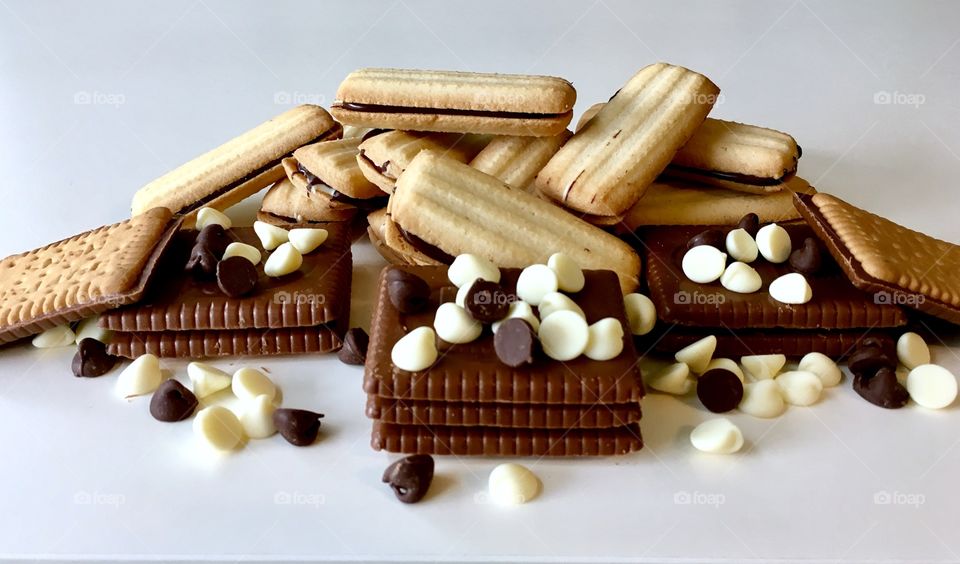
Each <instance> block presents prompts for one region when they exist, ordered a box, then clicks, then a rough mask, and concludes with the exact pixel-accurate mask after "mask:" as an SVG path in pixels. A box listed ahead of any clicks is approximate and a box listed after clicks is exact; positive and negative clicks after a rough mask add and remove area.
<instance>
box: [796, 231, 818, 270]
mask: <svg viewBox="0 0 960 564" xmlns="http://www.w3.org/2000/svg"><path fill="white" fill-rule="evenodd" d="M822 265H823V258H822V256H821V254H820V245H818V244H817V241H816V239H814V238H813V237H807V238H806V239H804V240H803V246H802V247H800V248H799V249H796V250H794V251H793V252H792V253H790V266H791V267H793V269H794V270H796V271H797V272H800V273H803V274H816V272H817V271H819V270H820V267H821V266H822Z"/></svg>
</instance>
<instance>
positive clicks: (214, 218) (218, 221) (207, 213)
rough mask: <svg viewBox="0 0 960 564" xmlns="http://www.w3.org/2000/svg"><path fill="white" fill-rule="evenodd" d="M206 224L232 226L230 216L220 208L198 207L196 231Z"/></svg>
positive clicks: (225, 227) (228, 227) (226, 227)
mask: <svg viewBox="0 0 960 564" xmlns="http://www.w3.org/2000/svg"><path fill="white" fill-rule="evenodd" d="M208 225H219V226H220V227H223V228H224V229H230V228H231V227H233V222H232V221H230V218H229V217H227V214H225V213H223V212H222V211H220V210H215V209H213V208H206V207H204V208H200V211H198V212H197V224H196V227H197V231H200V230H202V229H203V228H204V227H206V226H208Z"/></svg>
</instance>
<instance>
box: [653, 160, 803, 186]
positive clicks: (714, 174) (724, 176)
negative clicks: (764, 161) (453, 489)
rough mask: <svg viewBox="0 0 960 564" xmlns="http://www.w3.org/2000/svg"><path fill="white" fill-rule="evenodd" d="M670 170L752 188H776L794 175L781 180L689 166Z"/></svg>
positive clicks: (672, 166)
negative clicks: (746, 185)
mask: <svg viewBox="0 0 960 564" xmlns="http://www.w3.org/2000/svg"><path fill="white" fill-rule="evenodd" d="M667 168H668V169H672V170H676V171H680V172H686V173H689V174H697V175H700V176H709V177H710V178H718V179H720V180H728V181H730V182H737V183H740V184H749V185H750V186H776V185H778V184H781V183H783V181H784V179H785V178H787V177H788V176H790V175H791V174H793V173H792V172H790V173H785V174H784V175H783V176H780V177H779V178H768V177H763V176H752V175H749V174H740V173H738V172H721V171H719V170H702V169H699V168H691V167H687V166H679V165H673V164H672V165H670V166H669V167H667Z"/></svg>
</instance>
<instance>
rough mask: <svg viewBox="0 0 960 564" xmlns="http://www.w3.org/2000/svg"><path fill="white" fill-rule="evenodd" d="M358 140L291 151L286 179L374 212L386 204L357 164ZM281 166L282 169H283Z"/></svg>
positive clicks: (382, 194) (329, 142)
mask: <svg viewBox="0 0 960 564" xmlns="http://www.w3.org/2000/svg"><path fill="white" fill-rule="evenodd" d="M361 142H362V138H359V137H354V138H350V139H338V140H336V141H324V142H323V143H314V144H312V145H307V146H305V147H300V148H299V149H297V150H296V151H294V152H293V158H292V159H290V160H291V162H290V163H289V165H293V164H296V167H295V168H294V167H292V166H290V167H289V168H288V169H287V178H289V179H290V180H291V181H293V183H294V184H295V185H298V186H299V185H305V186H306V188H307V189H308V190H313V191H320V192H325V193H327V194H328V195H330V197H331V198H333V200H334V201H339V202H343V203H345V204H350V205H352V206H354V207H357V208H360V209H366V210H371V209H378V208H382V207H384V206H386V205H387V194H386V193H384V192H383V190H381V189H380V188H378V187H377V186H376V185H375V184H373V183H371V182H370V181H369V180H367V179H366V177H365V176H364V175H363V172H362V171H361V170H360V166H359V164H358V163H357V155H358V154H359V153H360V149H359V147H360V143H361ZM287 164H288V163H285V168H287Z"/></svg>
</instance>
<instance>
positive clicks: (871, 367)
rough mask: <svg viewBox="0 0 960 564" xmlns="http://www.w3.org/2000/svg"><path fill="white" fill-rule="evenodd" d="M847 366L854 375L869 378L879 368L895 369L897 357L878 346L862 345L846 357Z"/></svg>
mask: <svg viewBox="0 0 960 564" xmlns="http://www.w3.org/2000/svg"><path fill="white" fill-rule="evenodd" d="M847 367H848V368H849V369H850V372H852V373H853V375H854V376H856V377H858V378H863V379H870V378H873V376H874V375H875V374H876V373H877V372H878V371H879V370H880V369H881V368H889V369H891V370H896V368H897V359H896V357H890V356H888V355H887V353H885V352H883V350H882V349H881V348H880V347H864V348H861V349H859V350H857V351H856V352H855V353H853V354H852V355H850V357H849V358H848V359H847Z"/></svg>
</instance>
